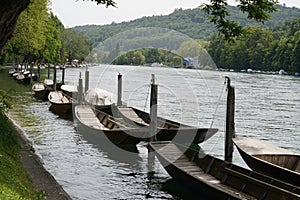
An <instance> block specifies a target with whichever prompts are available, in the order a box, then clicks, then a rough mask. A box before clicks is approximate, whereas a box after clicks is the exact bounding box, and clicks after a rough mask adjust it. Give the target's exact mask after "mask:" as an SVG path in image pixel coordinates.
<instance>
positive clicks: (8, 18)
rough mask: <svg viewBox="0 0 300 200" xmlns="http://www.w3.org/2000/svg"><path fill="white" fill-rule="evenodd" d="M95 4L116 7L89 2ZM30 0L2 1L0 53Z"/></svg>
mask: <svg viewBox="0 0 300 200" xmlns="http://www.w3.org/2000/svg"><path fill="white" fill-rule="evenodd" d="M83 1H84V0H83ZM90 1H95V2H96V3H97V4H104V5H106V7H108V6H116V3H115V2H114V1H112V0H90ZM30 3H31V1H30V0H2V1H1V6H0V51H1V50H2V48H3V47H4V45H5V44H6V42H7V41H8V39H9V38H11V36H12V34H13V32H14V29H15V26H16V23H17V20H18V18H19V15H20V13H21V12H22V11H23V10H25V9H26V8H27V7H28V6H29V4H30Z"/></svg>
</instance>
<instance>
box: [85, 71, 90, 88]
mask: <svg viewBox="0 0 300 200" xmlns="http://www.w3.org/2000/svg"><path fill="white" fill-rule="evenodd" d="M89 83H90V72H89V71H88V67H86V70H85V87H84V91H85V92H87V91H88V90H89Z"/></svg>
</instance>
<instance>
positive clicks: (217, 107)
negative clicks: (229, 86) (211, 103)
mask: <svg viewBox="0 0 300 200" xmlns="http://www.w3.org/2000/svg"><path fill="white" fill-rule="evenodd" d="M225 87H226V82H225V83H224V85H223V88H222V91H221V93H220V96H219V99H218V102H217V106H216V109H215V112H214V114H213V118H212V121H211V124H210V128H212V126H213V124H214V120H215V118H216V115H217V111H218V109H219V105H220V102H221V98H222V96H223V92H224V90H225Z"/></svg>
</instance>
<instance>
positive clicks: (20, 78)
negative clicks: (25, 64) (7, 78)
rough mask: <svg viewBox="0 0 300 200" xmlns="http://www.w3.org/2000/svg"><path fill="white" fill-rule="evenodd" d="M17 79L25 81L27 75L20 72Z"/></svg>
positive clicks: (21, 81)
mask: <svg viewBox="0 0 300 200" xmlns="http://www.w3.org/2000/svg"><path fill="white" fill-rule="evenodd" d="M16 80H17V82H18V83H24V80H25V75H24V74H21V73H19V74H18V75H17V76H16Z"/></svg>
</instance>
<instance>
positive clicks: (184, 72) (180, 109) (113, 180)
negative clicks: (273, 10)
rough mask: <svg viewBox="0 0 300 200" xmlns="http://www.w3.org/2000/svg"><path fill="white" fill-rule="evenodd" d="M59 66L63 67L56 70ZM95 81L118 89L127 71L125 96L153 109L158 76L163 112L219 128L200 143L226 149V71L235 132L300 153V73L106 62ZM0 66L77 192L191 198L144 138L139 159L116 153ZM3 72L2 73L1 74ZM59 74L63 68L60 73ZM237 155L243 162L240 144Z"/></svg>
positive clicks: (49, 162) (19, 107)
mask: <svg viewBox="0 0 300 200" xmlns="http://www.w3.org/2000/svg"><path fill="white" fill-rule="evenodd" d="M59 73H60V72H59ZM80 73H81V74H82V77H83V78H84V74H85V69H83V68H80V69H78V68H72V69H71V68H70V69H67V70H66V83H67V84H75V85H77V84H78V78H79V74H80ZM89 73H90V84H89V87H90V88H96V87H98V88H101V89H105V90H107V91H110V92H113V93H114V94H116V93H117V75H118V73H121V74H123V101H124V102H126V103H127V104H128V105H130V106H133V107H137V108H140V109H142V110H146V111H149V105H148V104H149V95H148V93H149V84H150V79H151V74H155V78H156V83H157V84H158V90H159V95H158V105H159V106H158V114H159V115H160V116H163V117H166V118H169V119H172V120H175V121H180V122H183V123H186V124H189V125H193V126H197V127H210V126H212V127H214V128H218V129H219V132H218V133H217V134H216V135H215V136H213V137H212V138H211V139H210V140H208V141H207V142H205V143H203V144H202V145H201V147H202V148H203V149H204V150H205V151H206V152H207V153H210V154H212V155H214V156H217V157H220V158H222V157H223V149H224V147H223V146H224V139H223V138H224V127H225V105H226V101H225V100H226V90H225V85H224V81H225V78H224V77H225V76H229V77H230V78H231V84H232V85H233V86H234V87H235V92H236V99H235V102H236V105H235V109H236V112H235V125H236V134H237V135H238V136H247V137H255V138H259V139H262V140H267V141H268V142H270V143H273V144H275V145H278V146H280V147H284V148H286V149H289V150H291V151H293V152H297V153H300V148H299V146H298V145H299V138H300V120H299V119H300V112H299V111H300V96H299V94H300V79H299V78H296V77H292V76H279V75H262V74H243V73H231V72H217V71H203V70H192V69H173V68H150V67H132V66H109V65H101V66H94V67H90V68H89ZM6 76H8V75H7V74H3V73H2V74H1V80H0V85H1V87H2V86H4V85H7V86H8V88H10V87H12V88H13V89H14V91H17V92H12V95H13V97H14V98H15V99H17V100H18V101H16V103H14V106H13V109H12V110H11V112H10V113H11V115H12V116H13V118H14V119H16V120H17V121H18V122H19V123H20V125H21V126H22V127H23V128H24V129H25V131H26V132H27V136H28V138H29V139H30V140H31V141H32V142H33V146H34V148H35V150H36V152H37V154H38V155H39V156H40V157H41V158H42V160H43V162H44V166H45V168H46V169H47V170H48V171H49V172H50V173H51V174H52V175H53V176H54V177H55V179H56V180H57V181H58V182H59V183H60V184H61V185H62V186H63V188H64V189H65V190H66V192H67V193H69V194H70V196H71V197H72V198H73V199H80V200H81V199H82V200H84V199H188V198H189V193H188V191H186V190H184V189H182V188H181V187H180V186H179V185H177V184H176V183H175V182H174V181H172V180H171V179H170V177H169V175H168V174H167V173H166V172H165V171H164V169H163V168H162V167H161V166H160V164H159V162H158V161H157V160H155V163H154V166H152V168H153V173H148V168H147V155H148V154H147V149H146V147H145V145H146V144H145V143H140V144H138V145H137V149H138V153H137V154H136V155H135V156H136V157H135V159H132V160H129V159H126V158H124V159H122V160H120V159H116V158H115V157H114V156H113V155H111V154H109V152H107V151H105V150H103V149H101V147H96V146H93V145H92V144H89V143H88V142H86V141H85V140H84V139H82V138H81V135H80V133H77V132H76V129H75V127H74V123H73V121H72V120H70V119H63V118H60V117H58V116H57V115H55V114H53V113H52V112H50V111H49V107H50V103H49V102H41V101H37V100H35V99H34V98H33V96H32V93H31V91H30V88H28V87H27V88H26V87H23V86H21V85H18V84H15V83H14V82H13V81H12V80H10V79H8V78H5V77H6ZM2 77H4V78H2ZM58 77H60V74H58ZM234 163H236V164H238V165H242V166H244V167H246V165H245V164H244V162H243V161H242V159H241V158H240V156H239V155H238V152H237V151H235V153H234Z"/></svg>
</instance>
